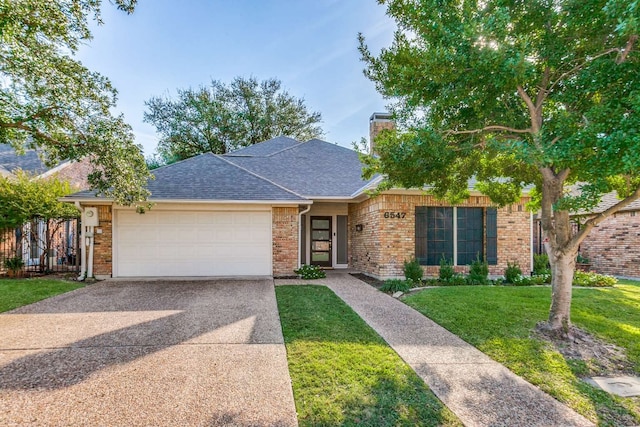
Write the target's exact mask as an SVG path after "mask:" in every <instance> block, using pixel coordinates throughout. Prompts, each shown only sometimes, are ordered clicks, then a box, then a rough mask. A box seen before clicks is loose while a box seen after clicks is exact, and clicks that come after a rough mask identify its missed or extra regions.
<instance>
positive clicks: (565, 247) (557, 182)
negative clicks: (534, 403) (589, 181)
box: [541, 169, 578, 337]
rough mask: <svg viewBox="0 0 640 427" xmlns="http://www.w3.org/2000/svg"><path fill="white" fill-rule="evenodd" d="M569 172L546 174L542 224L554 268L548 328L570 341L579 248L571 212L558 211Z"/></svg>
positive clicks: (545, 171)
mask: <svg viewBox="0 0 640 427" xmlns="http://www.w3.org/2000/svg"><path fill="white" fill-rule="evenodd" d="M567 175H568V170H565V171H561V172H559V173H555V172H553V171H551V170H550V169H545V170H544V171H543V186H542V205H541V223H542V231H543V234H544V246H545V249H546V251H547V254H548V255H549V264H550V265H551V309H550V310H549V322H548V324H547V327H548V328H549V329H551V331H552V332H553V333H554V334H555V335H558V336H560V337H568V336H569V332H570V326H571V285H572V284H573V273H574V270H575V266H576V255H577V252H578V245H577V244H576V242H575V241H574V240H573V239H572V237H573V236H572V232H571V231H572V229H571V221H570V217H569V212H568V211H566V210H555V209H554V204H555V203H556V202H557V201H558V200H560V198H562V196H563V193H564V180H565V179H566V176H567Z"/></svg>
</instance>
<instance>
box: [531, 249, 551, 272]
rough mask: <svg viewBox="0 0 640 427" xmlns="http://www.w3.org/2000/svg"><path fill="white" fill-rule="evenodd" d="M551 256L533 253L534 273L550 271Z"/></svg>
mask: <svg viewBox="0 0 640 427" xmlns="http://www.w3.org/2000/svg"><path fill="white" fill-rule="evenodd" d="M550 271H551V270H550V268H549V256H548V255H547V254H535V255H533V274H534V275H540V274H546V273H549V272H550Z"/></svg>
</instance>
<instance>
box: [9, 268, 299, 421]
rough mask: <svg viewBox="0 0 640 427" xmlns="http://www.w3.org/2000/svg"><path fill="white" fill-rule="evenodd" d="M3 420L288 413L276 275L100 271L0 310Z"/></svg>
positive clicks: (289, 417)
mask: <svg viewBox="0 0 640 427" xmlns="http://www.w3.org/2000/svg"><path fill="white" fill-rule="evenodd" d="M0 425H65V426H66V425H101V426H106V425H118V426H122V425H154V426H155V425H238V426H294V425H297V421H296V413H295V406H294V402H293V396H292V391H291V379H290V377H289V373H288V369H287V360H286V352H285V348H284V344H283V338H282V332H281V328H280V321H279V318H278V311H277V306H276V301H275V294H274V289H273V281H272V280H219V281H107V282H102V283H99V284H95V285H90V286H88V287H86V288H83V289H79V290H76V291H73V292H70V293H68V294H64V295H60V296H58V297H54V298H51V299H48V300H46V301H42V302H39V303H36V304H32V305H30V306H26V307H22V308H20V309H17V310H14V311H11V312H8V313H4V314H0Z"/></svg>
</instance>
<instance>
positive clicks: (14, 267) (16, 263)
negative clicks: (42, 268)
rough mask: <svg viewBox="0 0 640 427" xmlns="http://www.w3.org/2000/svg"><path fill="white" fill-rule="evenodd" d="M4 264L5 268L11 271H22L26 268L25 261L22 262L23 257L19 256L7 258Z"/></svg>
mask: <svg viewBox="0 0 640 427" xmlns="http://www.w3.org/2000/svg"><path fill="white" fill-rule="evenodd" d="M2 264H3V265H4V268H6V269H7V270H9V271H18V270H22V268H23V267H24V261H23V260H22V257H19V256H15V257H10V258H5V260H4V261H3V262H2Z"/></svg>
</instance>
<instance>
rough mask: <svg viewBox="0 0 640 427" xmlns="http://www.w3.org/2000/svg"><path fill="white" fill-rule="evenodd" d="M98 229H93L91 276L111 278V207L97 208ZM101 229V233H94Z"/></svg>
mask: <svg viewBox="0 0 640 427" xmlns="http://www.w3.org/2000/svg"><path fill="white" fill-rule="evenodd" d="M97 208H98V221H99V223H98V227H95V228H94V236H95V237H94V243H93V274H94V275H95V276H107V277H111V274H112V268H113V244H112V243H113V228H112V224H113V210H112V209H111V206H97ZM98 228H100V229H102V233H101V234H98V233H96V232H95V230H96V229H98Z"/></svg>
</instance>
